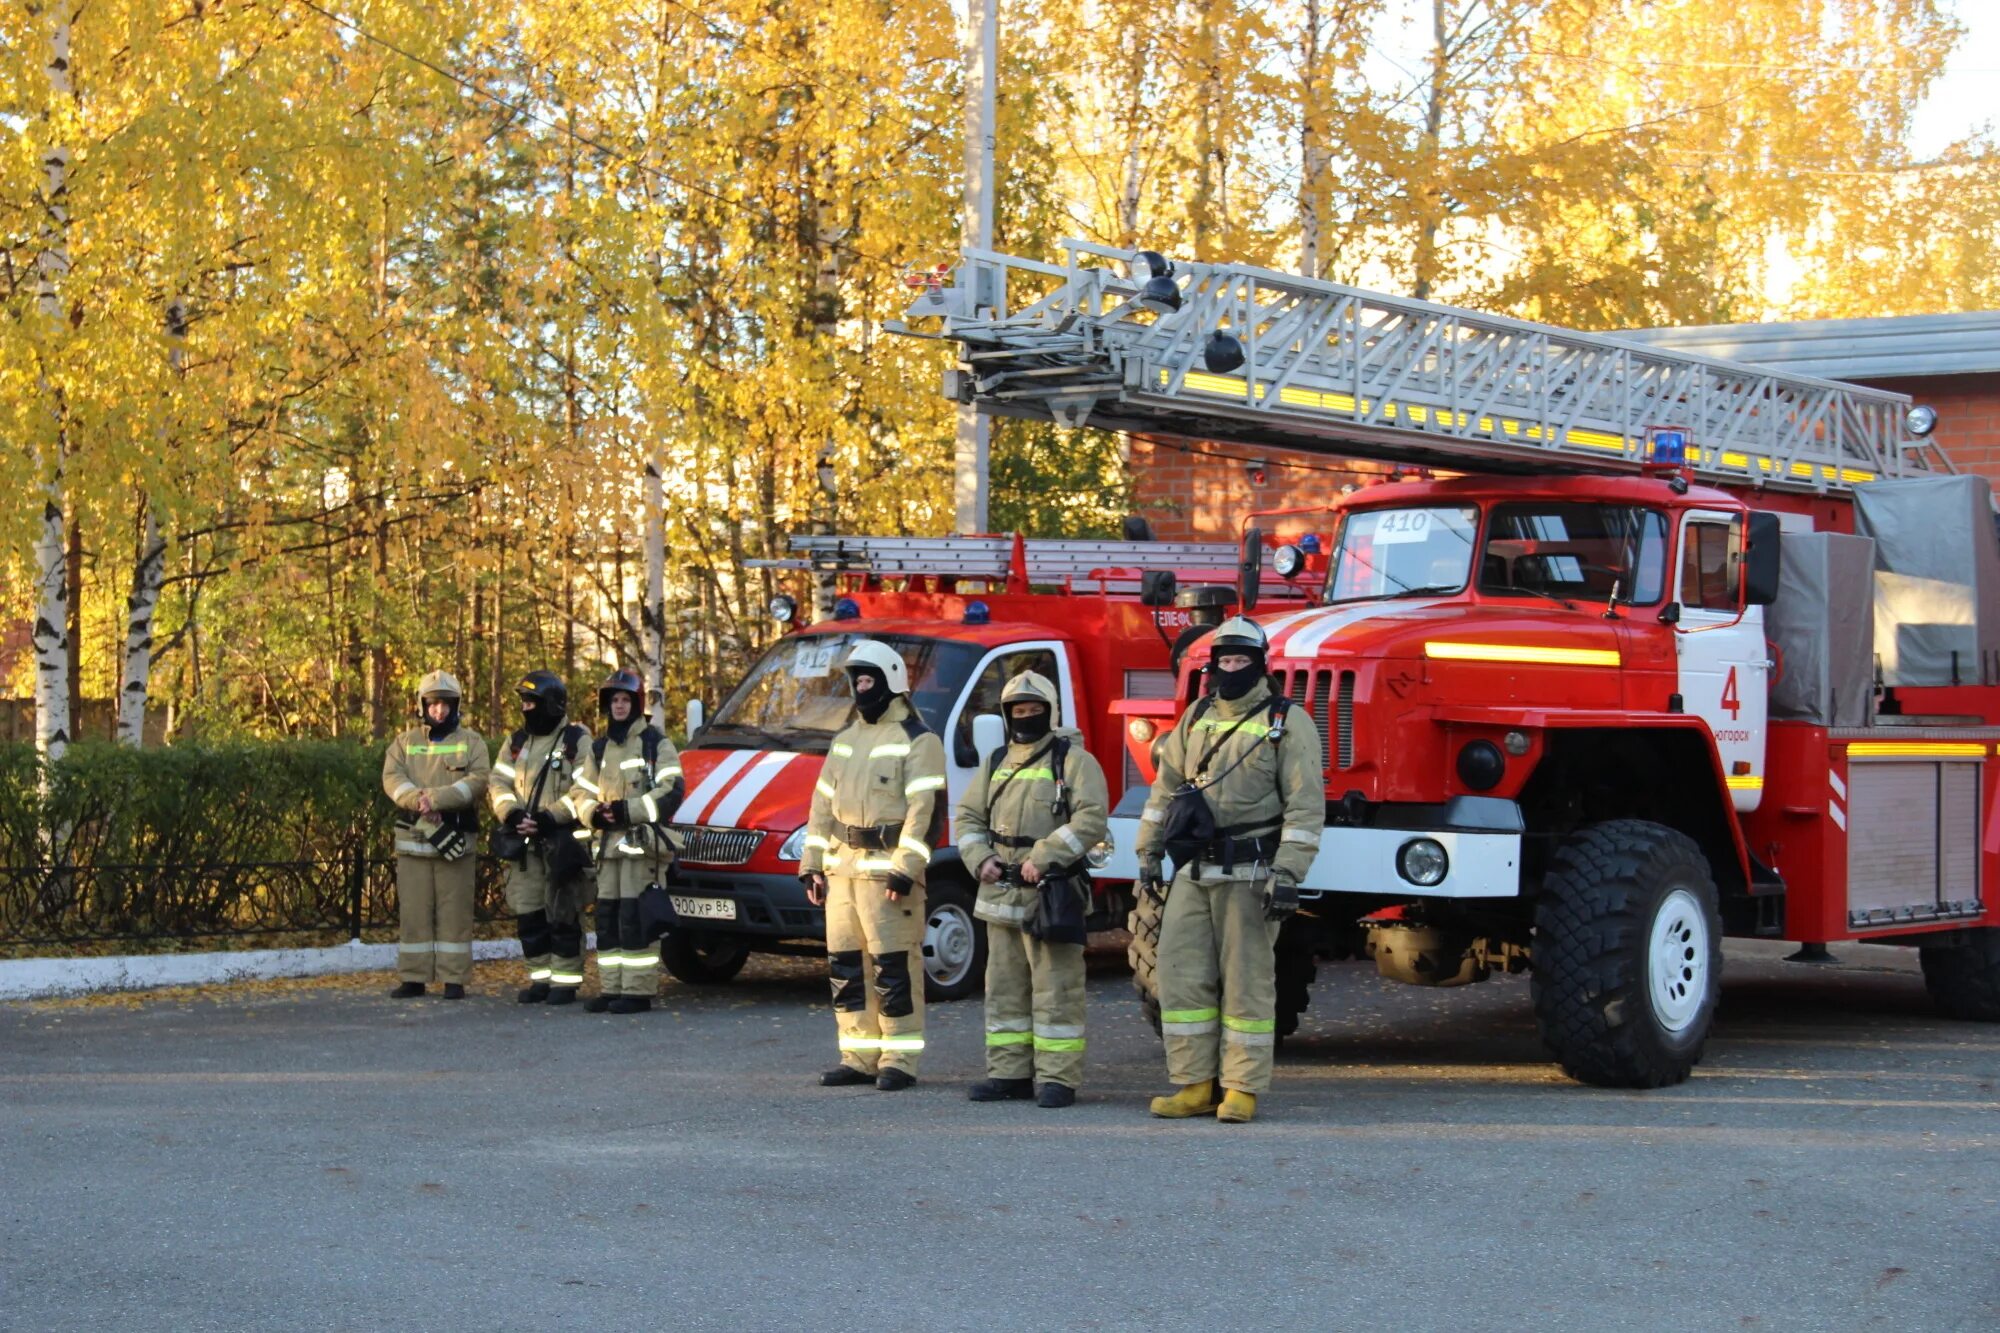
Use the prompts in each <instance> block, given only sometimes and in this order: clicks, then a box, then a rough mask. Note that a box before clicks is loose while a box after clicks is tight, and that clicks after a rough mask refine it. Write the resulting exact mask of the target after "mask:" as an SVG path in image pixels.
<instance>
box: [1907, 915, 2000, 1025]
mask: <svg viewBox="0 0 2000 1333" xmlns="http://www.w3.org/2000/svg"><path fill="white" fill-rule="evenodd" d="M1965 933H1966V934H1967V935H1968V936H1970V937H1971V938H1969V939H1968V940H1966V942H1965V943H1963V944H1948V945H1936V946H1932V947H1928V948H1923V949H1919V950H1918V951H1917V956H1918V958H1919V959H1920V961H1921V962H1922V963H1923V968H1924V989H1926V990H1928V991H1929V992H1930V993H1931V999H1932V1000H1933V1001H1934V1002H1935V1003H1936V1004H1937V1007H1938V1009H1939V1011H1941V1012H1942V1013H1943V1014H1944V1015H1945V1016H1946V1017H1948V1018H1963V1019H1969V1020H1971V1021H1973V1022H1978V1023H2000V930H1995V929H1993V928H1992V927H1991V926H1982V927H1980V928H1978V929H1976V930H1969V931H1967V932H1965Z"/></svg>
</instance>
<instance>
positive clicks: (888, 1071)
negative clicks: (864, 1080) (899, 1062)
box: [875, 1065, 917, 1092]
mask: <svg viewBox="0 0 2000 1333" xmlns="http://www.w3.org/2000/svg"><path fill="white" fill-rule="evenodd" d="M916 1081H917V1076H916V1075H915V1074H912V1073H911V1072H910V1071H909V1070H907V1069H898V1068H896V1067H895V1066H894V1065H883V1066H882V1072H881V1073H879V1074H877V1075H876V1076H875V1086H876V1087H878V1088H880V1089H881V1090H882V1091H883V1092H901V1091H902V1090H903V1089H905V1088H908V1087H912V1086H914V1085H915V1084H916Z"/></svg>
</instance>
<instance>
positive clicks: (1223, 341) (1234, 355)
mask: <svg viewBox="0 0 2000 1333" xmlns="http://www.w3.org/2000/svg"><path fill="white" fill-rule="evenodd" d="M1243 361H1244V352H1243V340H1242V339H1240V338H1238V337H1237V336H1236V335H1235V334H1233V333H1225V332H1223V331H1222V330H1221V329H1217V330H1216V331H1215V332H1214V333H1211V334H1209V335H1208V345H1207V346H1205V347H1203V348H1202V349H1201V363H1202V364H1203V365H1204V366H1207V367H1208V372H1209V374H1211V375H1227V374H1228V373H1229V372H1230V371H1232V370H1235V369H1236V368H1237V367H1238V366H1241V365H1242V364H1243Z"/></svg>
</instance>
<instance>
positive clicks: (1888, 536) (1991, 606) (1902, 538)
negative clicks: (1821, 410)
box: [1854, 476, 2000, 685]
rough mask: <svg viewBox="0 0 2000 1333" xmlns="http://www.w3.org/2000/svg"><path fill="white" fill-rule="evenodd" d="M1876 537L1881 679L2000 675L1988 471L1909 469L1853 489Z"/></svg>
mask: <svg viewBox="0 0 2000 1333" xmlns="http://www.w3.org/2000/svg"><path fill="white" fill-rule="evenodd" d="M1854 501H1855V529H1856V531H1858V532H1859V533H1860V534H1861V535H1862V536H1865V537H1873V538H1874V539H1875V570H1876V577H1875V599H1874V601H1875V655H1876V657H1877V658H1878V659H1879V660H1880V661H1881V664H1882V683H1883V684H1885V685H1954V684H1965V685H1975V684H1988V685H1990V684H1996V683H2000V538H1996V537H1995V535H1994V526H1993V493H1992V489H1991V487H1989V486H1988V484H1987V482H1986V480H1985V478H1983V477H1973V476H1938V477H1913V478H1910V479H1908V480H1904V481H1878V482H1871V483H1869V484H1868V485H1865V486H1858V487H1856V488H1855V491H1854Z"/></svg>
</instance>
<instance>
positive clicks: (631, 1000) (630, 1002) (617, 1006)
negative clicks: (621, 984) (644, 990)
mask: <svg viewBox="0 0 2000 1333" xmlns="http://www.w3.org/2000/svg"><path fill="white" fill-rule="evenodd" d="M652 1007H653V1001H652V999H651V997H649V996H645V995H621V996H619V997H618V998H617V999H615V1000H613V1001H612V1002H611V1005H610V1008H611V1012H612V1013H614V1014H643V1013H647V1012H648V1011H650V1010H651V1009H652Z"/></svg>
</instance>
